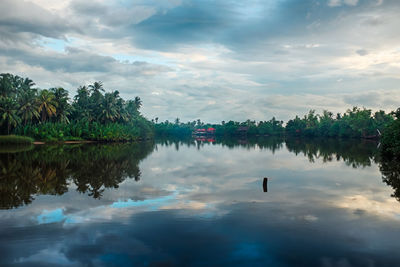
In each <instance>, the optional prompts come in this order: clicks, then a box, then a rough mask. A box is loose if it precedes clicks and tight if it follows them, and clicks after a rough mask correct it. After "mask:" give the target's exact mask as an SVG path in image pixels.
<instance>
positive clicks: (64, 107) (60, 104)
mask: <svg viewBox="0 0 400 267" xmlns="http://www.w3.org/2000/svg"><path fill="white" fill-rule="evenodd" d="M50 92H52V93H53V94H54V100H55V102H56V103H57V104H56V106H57V112H56V117H57V121H59V122H63V123H69V119H68V115H70V105H69V103H68V99H69V98H68V91H67V90H65V89H64V88H61V87H58V88H51V89H50Z"/></svg>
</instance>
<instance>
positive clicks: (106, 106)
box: [99, 93, 120, 123]
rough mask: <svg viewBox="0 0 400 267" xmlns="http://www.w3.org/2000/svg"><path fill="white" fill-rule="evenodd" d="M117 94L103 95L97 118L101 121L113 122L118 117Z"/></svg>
mask: <svg viewBox="0 0 400 267" xmlns="http://www.w3.org/2000/svg"><path fill="white" fill-rule="evenodd" d="M116 96H118V94H115V93H106V94H105V96H104V100H103V103H102V105H101V113H100V115H99V120H100V121H101V122H103V123H107V122H110V121H111V122H113V121H116V120H117V119H119V118H120V112H119V110H118V107H117V98H116Z"/></svg>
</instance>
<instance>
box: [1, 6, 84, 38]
mask: <svg viewBox="0 0 400 267" xmlns="http://www.w3.org/2000/svg"><path fill="white" fill-rule="evenodd" d="M0 27H1V28H3V29H7V31H9V32H12V33H26V32H28V33H33V34H38V35H42V36H46V37H52V38H65V34H66V33H67V32H71V31H74V32H79V28H78V27H76V26H73V25H71V24H70V22H69V20H67V19H64V18H62V17H60V16H58V15H56V14H54V13H51V12H49V11H47V10H45V9H43V8H42V7H40V6H38V5H35V4H33V3H31V2H25V1H13V0H2V1H1V2H0Z"/></svg>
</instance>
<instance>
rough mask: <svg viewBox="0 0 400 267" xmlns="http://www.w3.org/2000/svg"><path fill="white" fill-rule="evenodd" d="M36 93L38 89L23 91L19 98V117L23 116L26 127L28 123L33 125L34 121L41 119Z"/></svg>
mask: <svg viewBox="0 0 400 267" xmlns="http://www.w3.org/2000/svg"><path fill="white" fill-rule="evenodd" d="M36 93H37V91H36V89H29V90H23V92H22V93H21V94H20V96H19V98H18V104H19V112H18V115H19V116H21V119H22V121H23V122H24V125H26V124H27V123H28V122H29V123H31V122H32V119H39V117H40V114H39V112H38V109H39V105H38V99H37V96H36Z"/></svg>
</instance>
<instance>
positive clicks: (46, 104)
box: [38, 90, 57, 122]
mask: <svg viewBox="0 0 400 267" xmlns="http://www.w3.org/2000/svg"><path fill="white" fill-rule="evenodd" d="M38 101H39V109H38V111H39V113H40V114H41V121H42V122H45V121H46V120H47V118H48V117H52V116H54V115H55V114H56V111H57V108H56V106H57V102H56V100H55V96H54V94H53V93H52V92H50V91H49V90H41V91H40V93H39V98H38Z"/></svg>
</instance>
